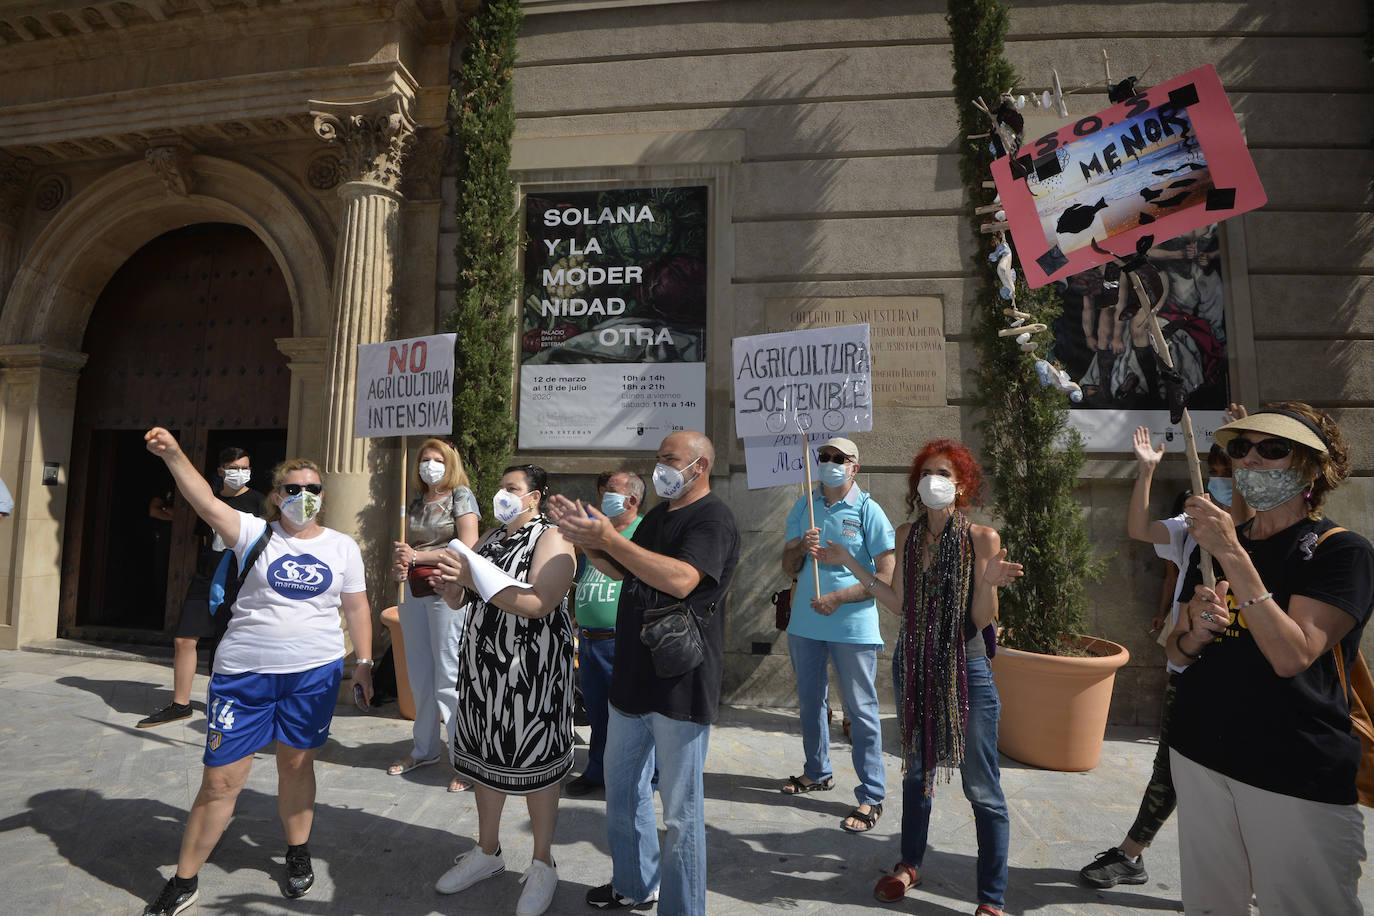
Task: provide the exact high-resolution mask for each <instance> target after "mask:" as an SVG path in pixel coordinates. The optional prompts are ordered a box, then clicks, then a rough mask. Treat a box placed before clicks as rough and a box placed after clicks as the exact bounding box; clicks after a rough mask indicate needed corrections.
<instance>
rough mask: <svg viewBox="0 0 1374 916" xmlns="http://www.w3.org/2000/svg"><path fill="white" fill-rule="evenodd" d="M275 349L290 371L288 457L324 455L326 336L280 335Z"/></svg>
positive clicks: (327, 359)
mask: <svg viewBox="0 0 1374 916" xmlns="http://www.w3.org/2000/svg"><path fill="white" fill-rule="evenodd" d="M277 349H278V350H280V351H281V352H282V353H283V354H284V355H285V356H286V361H287V363H286V365H287V368H288V369H290V370H291V408H290V414H289V416H290V419H289V420H288V421H287V439H286V454H287V455H288V456H291V457H296V456H302V455H303V456H306V457H309V456H312V455H322V454H324V423H323V420H324V418H325V416H326V415H327V414H328V412H329V398H328V397H327V395H326V393H325V385H324V381H325V378H326V375H325V373H326V370H327V369H328V367H329V338H327V337H279V338H277Z"/></svg>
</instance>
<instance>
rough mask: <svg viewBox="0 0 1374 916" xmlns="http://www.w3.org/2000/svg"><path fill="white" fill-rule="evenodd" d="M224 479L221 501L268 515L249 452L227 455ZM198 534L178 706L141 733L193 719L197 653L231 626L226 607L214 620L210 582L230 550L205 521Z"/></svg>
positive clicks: (179, 649)
mask: <svg viewBox="0 0 1374 916" xmlns="http://www.w3.org/2000/svg"><path fill="white" fill-rule="evenodd" d="M219 476H220V488H219V490H218V491H216V493H215V495H216V496H218V497H219V498H220V499H221V500H223V501H224V502H226V503H228V504H229V506H230V507H231V508H233V509H234V510H236V511H238V512H247V513H250V514H252V515H258V516H261V515H262V514H263V501H264V500H265V499H266V498H267V497H266V496H264V495H263V494H261V493H259V492H258V491H257V490H251V489H249V488H248V481H249V480H251V479H252V477H253V466H252V461H251V460H250V458H249V455H248V453H247V452H246V451H244V450H243V449H241V448H238V447H237V446H233V445H231V446H229V447H228V448H225V449H224V450H223V451H221V452H220V453H219ZM150 511H151V510H150ZM168 517H169V518H170V514H169V516H168ZM196 535H197V540H198V541H199V544H200V549H199V551H198V553H197V555H196V569H195V572H194V573H193V574H192V576H191V582H190V584H189V585H187V586H186V597H185V598H184V599H183V600H182V604H181V619H180V620H178V621H177V632H176V636H175V637H174V638H173V639H172V702H170V703H168V704H167V705H166V706H163V707H162V708H161V709H159V710H157V711H156V712H154V713H153V714H152V715H150V716H148V717H147V718H144V719H140V720H139V722H138V727H139V728H152V727H153V726H155V725H166V724H167V723H168V722H179V721H181V720H182V719H189V718H190V717H191V682H192V681H194V680H195V677H196V649H197V647H198V646H199V645H200V640H202V639H212V640H214V641H215V642H218V641H219V637H221V636H223V635H224V629H225V627H227V626H228V625H229V614H228V610H229V609H228V608H225V607H220V608H219V609H218V612H217V613H216V614H215V615H214V616H213V617H212V616H211V615H210V580H211V579H213V578H214V575H215V570H216V569H217V568H218V567H219V561H220V558H221V557H223V556H224V551H226V550H228V549H229V546H226V545H225V544H224V542H223V541H222V540H220V537H219V535H217V534H215V532H214V531H212V530H211V529H210V526H209V525H207V524H205V523H204V522H198V523H197V525H196ZM230 546H232V545H230ZM229 575H230V576H231V577H232V576H237V575H238V565H237V564H231V566H230V570H229Z"/></svg>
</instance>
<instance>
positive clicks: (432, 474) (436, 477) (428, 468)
mask: <svg viewBox="0 0 1374 916" xmlns="http://www.w3.org/2000/svg"><path fill="white" fill-rule="evenodd" d="M420 479H421V480H423V481H424V482H425V483H427V484H429V485H430V486H434V485H435V484H436V483H438V482H439V481H441V480H443V479H444V463H443V462H442V461H434V460H432V459H426V460H425V461H421V462H420Z"/></svg>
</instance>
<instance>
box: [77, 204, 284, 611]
mask: <svg viewBox="0 0 1374 916" xmlns="http://www.w3.org/2000/svg"><path fill="white" fill-rule="evenodd" d="M292 336H294V334H293V321H292V312H291V303H290V298H289V295H288V293H287V289H286V284H285V282H284V281H283V279H282V276H281V273H280V269H279V267H278V265H277V263H276V261H275V259H274V258H273V257H272V255H271V253H270V252H269V251H268V250H267V248H266V247H265V246H264V245H263V244H262V242H261V241H259V240H258V238H257V237H256V236H255V235H253V233H252V232H250V231H249V230H247V229H245V228H243V227H240V226H232V225H226V224H218V223H214V224H202V225H195V226H190V227H187V228H185V229H180V230H177V231H174V232H170V233H167V234H166V235H163V236H160V237H158V238H156V239H154V240H153V241H151V242H149V243H148V244H147V245H145V246H144V247H143V248H141V249H140V250H139V251H137V252H136V253H135V254H134V255H133V256H132V257H130V258H129V260H128V261H127V262H126V263H125V264H124V265H123V266H122V267H121V268H120V269H119V271H118V272H117V273H116V274H115V276H114V277H113V278H111V280H110V282H109V284H108V285H107V286H106V287H105V290H104V291H103V292H102V293H101V296H100V299H99V301H98V302H97V303H96V306H95V309H94V311H93V312H92V314H91V318H90V321H89V323H88V324H87V327H86V337H85V342H84V344H83V350H84V351H85V352H86V353H87V354H88V355H89V361H88V362H87V364H86V367H85V369H84V370H83V371H82V374H81V379H80V382H79V385H78V389H77V404H76V419H75V428H74V430H73V437H72V458H71V468H70V474H69V480H70V482H71V486H70V489H69V499H68V506H67V521H66V525H65V527H64V535H63V538H64V544H63V553H62V567H63V580H62V581H63V588H62V598H61V600H62V606H61V609H60V615H59V629H60V630H61V631H63V632H65V633H66V634H67V635H78V636H88V637H95V638H99V637H100V636H102V635H110V636H116V637H119V638H129V637H132V636H135V635H136V634H134V633H131V632H130V631H143V632H144V633H145V634H147V635H150V636H151V635H153V634H155V633H164V634H165V633H167V632H170V631H171V630H172V629H173V628H174V627H175V625H176V621H177V616H178V615H179V613H180V609H181V601H182V598H183V597H184V595H185V591H186V586H187V584H188V583H189V581H190V576H191V573H192V571H193V570H194V568H195V558H196V550H197V542H198V537H199V536H198V533H197V530H196V529H197V525H196V518H195V515H194V513H193V512H192V511H191V510H190V507H189V506H187V505H186V503H185V500H182V499H178V498H177V497H176V496H175V493H174V489H175V488H174V487H173V486H172V481H171V476H170V475H169V474H168V473H167V469H166V466H165V465H164V464H163V462H162V461H161V459H159V458H157V457H155V456H153V455H151V454H150V453H149V452H148V451H147V450H146V449H145V448H144V445H143V434H144V433H145V432H146V431H147V430H148V429H149V428H151V427H153V426H164V427H167V428H168V429H170V430H172V431H173V432H174V433H175V434H176V435H177V438H178V441H179V442H180V443H181V445H182V448H183V449H184V450H185V451H186V453H187V455H189V456H190V458H191V461H192V462H193V463H194V464H195V465H196V466H197V467H198V468H200V469H202V470H203V471H204V472H205V473H206V476H207V477H208V478H209V479H210V480H211V481H212V485H213V484H215V483H216V481H215V477H214V469H215V466H216V464H217V459H218V455H219V452H220V450H221V449H222V448H224V447H225V446H229V445H237V446H239V447H241V448H245V449H247V450H248V451H249V453H250V455H251V456H252V465H253V481H252V483H251V484H250V486H252V487H254V488H255V489H258V490H261V491H264V492H265V491H266V490H267V488H268V486H269V485H270V483H269V475H270V473H271V469H272V466H273V465H274V464H276V463H277V462H278V461H280V460H281V459H282V458H284V457H285V449H286V428H285V427H286V423H287V413H288V409H289V402H290V378H289V376H290V373H289V370H288V368H287V364H286V358H285V357H284V356H283V355H282V354H281V352H280V351H279V350H278V349H277V346H276V339H277V338H281V337H292ZM157 503H162V504H165V505H168V506H170V508H171V520H170V521H164V520H161V519H158V518H155V517H154V513H153V511H152V507H153V506H154V505H156V504H157Z"/></svg>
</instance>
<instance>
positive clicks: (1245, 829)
mask: <svg viewBox="0 0 1374 916" xmlns="http://www.w3.org/2000/svg"><path fill="white" fill-rule="evenodd" d="M1214 435H1215V439H1216V441H1217V443H1218V444H1220V445H1222V446H1223V447H1224V448H1225V449H1226V452H1227V454H1228V455H1230V456H1231V459H1232V461H1233V462H1234V470H1233V477H1232V479H1233V482H1234V487H1235V492H1236V494H1237V497H1238V499H1237V503H1238V504H1241V505H1243V506H1248V507H1249V509H1252V510H1254V516H1253V517H1252V518H1250V519H1248V520H1244V521H1242V522H1241V524H1240V525H1239V526H1237V525H1236V524H1235V521H1240V520H1241V518H1243V517H1244V515H1245V514H1247V512H1246V511H1241V512H1239V513H1238V518H1237V519H1234V520H1233V518H1232V515H1231V513H1228V512H1227V511H1226V510H1224V509H1222V508H1221V507H1220V506H1218V505H1216V504H1215V503H1214V502H1212V501H1211V500H1209V499H1207V498H1206V497H1199V496H1194V497H1192V498H1190V499H1189V500H1188V501H1187V503H1185V504H1184V512H1185V513H1186V515H1187V516H1188V518H1187V519H1186V523H1187V524H1188V526H1189V527H1190V528H1191V530H1192V534H1193V538H1194V539H1195V540H1196V541H1197V542H1198V544H1199V545H1200V546H1201V547H1202V548H1203V549H1204V550H1206V551H1207V552H1208V553H1210V554H1211V555H1212V557H1213V558H1214V559H1215V560H1216V562H1217V564H1218V565H1219V566H1220V573H1219V574H1218V581H1217V583H1216V585H1215V587H1211V588H1209V587H1207V586H1205V585H1202V584H1200V583H1201V578H1202V577H1201V572H1200V571H1199V569H1198V568H1197V566H1196V564H1194V565H1193V566H1192V567H1191V568H1190V569H1189V571H1188V574H1187V576H1186V578H1185V581H1184V586H1183V590H1182V594H1184V595H1191V596H1192V598H1191V600H1189V601H1188V602H1187V603H1186V604H1184V605H1182V607H1181V613H1180V614H1179V620H1178V624H1177V626H1176V627H1175V628H1174V631H1173V633H1172V635H1171V637H1170V640H1169V643H1168V646H1167V650H1168V653H1169V660H1170V661H1171V662H1173V663H1174V664H1175V665H1177V666H1179V667H1182V668H1183V669H1184V670H1183V672H1182V673H1181V674H1180V675H1179V676H1178V679H1177V684H1176V695H1175V698H1174V706H1173V710H1172V718H1171V720H1170V724H1169V729H1170V733H1169V746H1170V770H1171V772H1172V774H1173V780H1174V788H1175V790H1176V791H1177V793H1178V811H1179V828H1178V834H1179V858H1180V860H1181V864H1182V868H1181V876H1182V886H1183V906H1184V910H1185V912H1187V913H1243V912H1246V911H1247V910H1248V909H1249V907H1250V902H1251V896H1252V895H1253V896H1254V898H1255V901H1256V903H1258V905H1259V907H1260V908H1261V909H1262V910H1263V911H1264V912H1270V911H1272V912H1275V913H1359V912H1362V908H1361V905H1360V900H1359V896H1358V887H1359V877H1360V861H1361V860H1362V859H1364V854H1365V853H1364V824H1363V819H1362V817H1361V815H1360V811H1359V808H1358V807H1357V806H1356V801H1357V798H1356V791H1355V774H1356V771H1357V769H1358V766H1359V760H1360V741H1359V739H1358V738H1357V737H1356V736H1355V735H1353V734H1352V733H1351V729H1350V711H1349V705H1348V703H1347V699H1346V696H1345V693H1344V689H1343V687H1342V684H1341V679H1340V676H1339V675H1338V670H1340V669H1345V670H1348V669H1349V667H1350V665H1351V663H1352V662H1353V661H1354V660H1355V656H1356V652H1357V651H1358V649H1359V644H1360V636H1361V634H1362V633H1363V631H1364V626H1365V623H1366V621H1367V620H1368V619H1369V612H1370V606H1371V604H1374V549H1371V547H1370V544H1369V542H1368V541H1367V540H1365V539H1364V538H1363V537H1361V536H1360V535H1358V534H1355V533H1354V532H1351V531H1347V530H1345V529H1344V528H1341V527H1340V526H1338V525H1336V524H1335V523H1334V522H1332V521H1331V520H1330V519H1327V518H1325V517H1324V516H1323V514H1322V508H1321V507H1322V502H1323V501H1324V499H1325V498H1326V496H1327V494H1328V493H1330V492H1331V491H1332V490H1333V489H1335V487H1336V486H1338V485H1339V484H1340V483H1341V481H1343V480H1344V479H1345V478H1346V476H1348V474H1349V470H1350V464H1349V451H1348V448H1347V446H1346V443H1345V438H1344V436H1343V435H1342V434H1341V431H1340V429H1339V428H1338V427H1337V426H1336V424H1335V422H1334V421H1333V420H1332V419H1331V418H1330V417H1328V416H1327V415H1326V414H1324V413H1322V412H1320V411H1317V410H1314V409H1313V408H1311V407H1309V406H1308V405H1306V404H1302V403H1299V402H1296V401H1289V402H1284V403H1280V404H1276V405H1273V406H1271V407H1268V408H1266V409H1264V410H1260V411H1257V412H1256V413H1253V414H1251V415H1249V416H1247V417H1243V418H1241V419H1239V420H1234V421H1232V422H1230V423H1228V424H1226V425H1225V426H1223V427H1221V428H1220V429H1218V430H1217V431H1216V433H1215V434H1214ZM1242 500H1243V503H1241V501H1242ZM1338 665H1339V667H1338Z"/></svg>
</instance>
